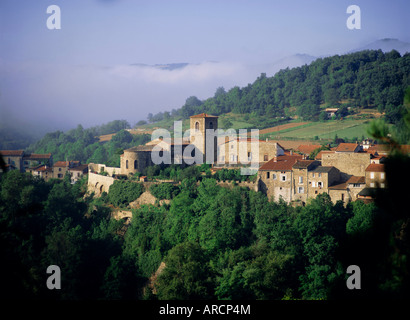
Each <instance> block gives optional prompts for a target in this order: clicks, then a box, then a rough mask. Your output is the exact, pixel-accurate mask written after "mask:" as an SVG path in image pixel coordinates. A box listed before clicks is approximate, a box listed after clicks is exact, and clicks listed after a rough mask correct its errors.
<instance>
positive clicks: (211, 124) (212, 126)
mask: <svg viewBox="0 0 410 320" xmlns="http://www.w3.org/2000/svg"><path fill="white" fill-rule="evenodd" d="M213 128H214V123H213V122H212V121H211V122H209V129H213Z"/></svg>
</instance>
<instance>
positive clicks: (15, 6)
mask: <svg viewBox="0 0 410 320" xmlns="http://www.w3.org/2000/svg"><path fill="white" fill-rule="evenodd" d="M351 4H356V5H358V6H360V9H361V27H362V28H361V29H360V30H349V29H348V28H347V27H346V19H347V17H348V16H349V15H348V14H347V13H346V8H347V7H348V6H349V5H351ZM49 5H58V6H59V7H60V8H61V30H48V29H47V28H46V20H47V18H48V16H49V15H48V14H47V13H46V9H47V7H48V6H49ZM408 12H410V1H407V0H391V1H378V0H373V1H371V0H367V1H361V0H350V1H344V0H340V1H339V0H338V1H325V0H314V1H306V0H288V1H275V0H252V1H251V0H218V1H216V0H196V1H195V0H191V1H188V0H181V1H179V0H168V1H164V0H161V1H160V0H158V1H155V0H151V1H139V0H135V1H133V0H86V1H85V0H82V1H81V0H35V1H33V0H1V1H0V68H1V69H0V71H1V74H0V93H1V94H2V95H1V97H0V99H1V100H0V108H2V109H3V110H8V112H11V111H10V110H14V111H16V110H18V111H21V110H27V109H28V108H30V110H31V112H32V116H34V115H35V114H36V112H35V111H38V110H40V109H42V110H44V114H46V115H47V117H49V118H50V119H51V120H54V119H56V117H57V118H58V117H59V115H63V116H64V117H65V119H66V120H65V122H64V121H62V123H69V124H70V125H76V124H77V123H83V124H85V125H86V126H87V125H94V124H98V123H101V122H104V121H109V120H110V117H111V120H113V118H112V117H114V118H125V117H129V119H127V120H129V122H130V123H134V122H136V121H138V120H140V119H143V118H145V117H146V114H147V113H148V112H149V111H148V110H151V111H153V112H154V113H155V112H158V111H161V110H170V109H171V108H179V107H180V106H182V104H183V103H184V101H185V99H186V98H187V97H188V96H190V95H197V96H198V97H199V98H200V99H205V98H207V97H209V96H211V95H213V93H214V92H215V90H216V88H217V87H218V86H224V87H225V89H227V90H228V89H230V87H232V86H234V85H239V86H243V85H246V84H247V83H249V82H253V81H254V79H255V77H256V75H257V74H258V73H260V72H263V71H264V69H263V68H264V66H267V65H269V64H272V63H274V62H275V61H277V60H279V59H281V58H284V57H286V56H289V55H292V54H295V53H306V54H309V55H312V56H323V55H332V54H342V53H345V52H347V51H349V50H352V49H355V48H358V47H361V46H363V45H366V44H368V43H370V42H372V41H375V40H378V39H381V38H397V39H400V40H401V41H405V42H410V32H409V30H410V19H408V15H409V14H408ZM406 15H407V17H406ZM210 61H214V62H217V64H210V63H209V62H210ZM177 62H188V63H192V64H196V67H191V68H189V69H187V70H184V71H181V70H177V71H175V72H174V71H173V72H159V71H158V70H148V69H138V68H130V66H129V65H130V64H135V63H143V64H149V65H153V64H161V63H177ZM272 72H273V71H272ZM22 92H23V93H24V95H22ZM96 105H98V108H99V109H98V110H100V111H102V112H101V114H102V113H104V114H105V116H104V117H103V116H97V115H96V114H95V111H96V107H97V106H96ZM113 108H114V109H115V110H116V113H115V114H110V112H111V111H112V110H113ZM67 110H71V111H72V112H71V114H73V113H76V115H77V117H73V116H71V118H70V113H68V112H67ZM91 115H93V116H91ZM78 117H80V118H78ZM50 119H48V121H49V120H50Z"/></svg>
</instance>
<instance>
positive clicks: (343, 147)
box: [335, 143, 359, 152]
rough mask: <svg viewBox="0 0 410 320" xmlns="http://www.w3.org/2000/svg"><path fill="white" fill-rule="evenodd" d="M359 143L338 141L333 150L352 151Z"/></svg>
mask: <svg viewBox="0 0 410 320" xmlns="http://www.w3.org/2000/svg"><path fill="white" fill-rule="evenodd" d="M358 146H359V145H358V144H356V143H340V144H339V145H338V146H337V147H336V149H335V151H336V152H354V151H355V150H356V148H357V147H358Z"/></svg>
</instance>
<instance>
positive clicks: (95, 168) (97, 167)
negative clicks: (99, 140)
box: [88, 163, 122, 177]
mask: <svg viewBox="0 0 410 320" xmlns="http://www.w3.org/2000/svg"><path fill="white" fill-rule="evenodd" d="M101 171H104V172H107V173H108V175H109V176H110V177H112V176H113V175H114V174H122V171H121V168H117V167H107V166H106V165H105V164H99V163H90V164H89V165H88V172H97V173H100V172H101Z"/></svg>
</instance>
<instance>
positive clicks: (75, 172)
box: [69, 164, 88, 184]
mask: <svg viewBox="0 0 410 320" xmlns="http://www.w3.org/2000/svg"><path fill="white" fill-rule="evenodd" d="M69 172H70V173H71V183H73V184H74V183H76V182H77V181H78V180H79V179H80V178H81V177H82V176H84V175H85V174H87V173H88V164H80V165H78V166H76V167H73V168H69Z"/></svg>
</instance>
